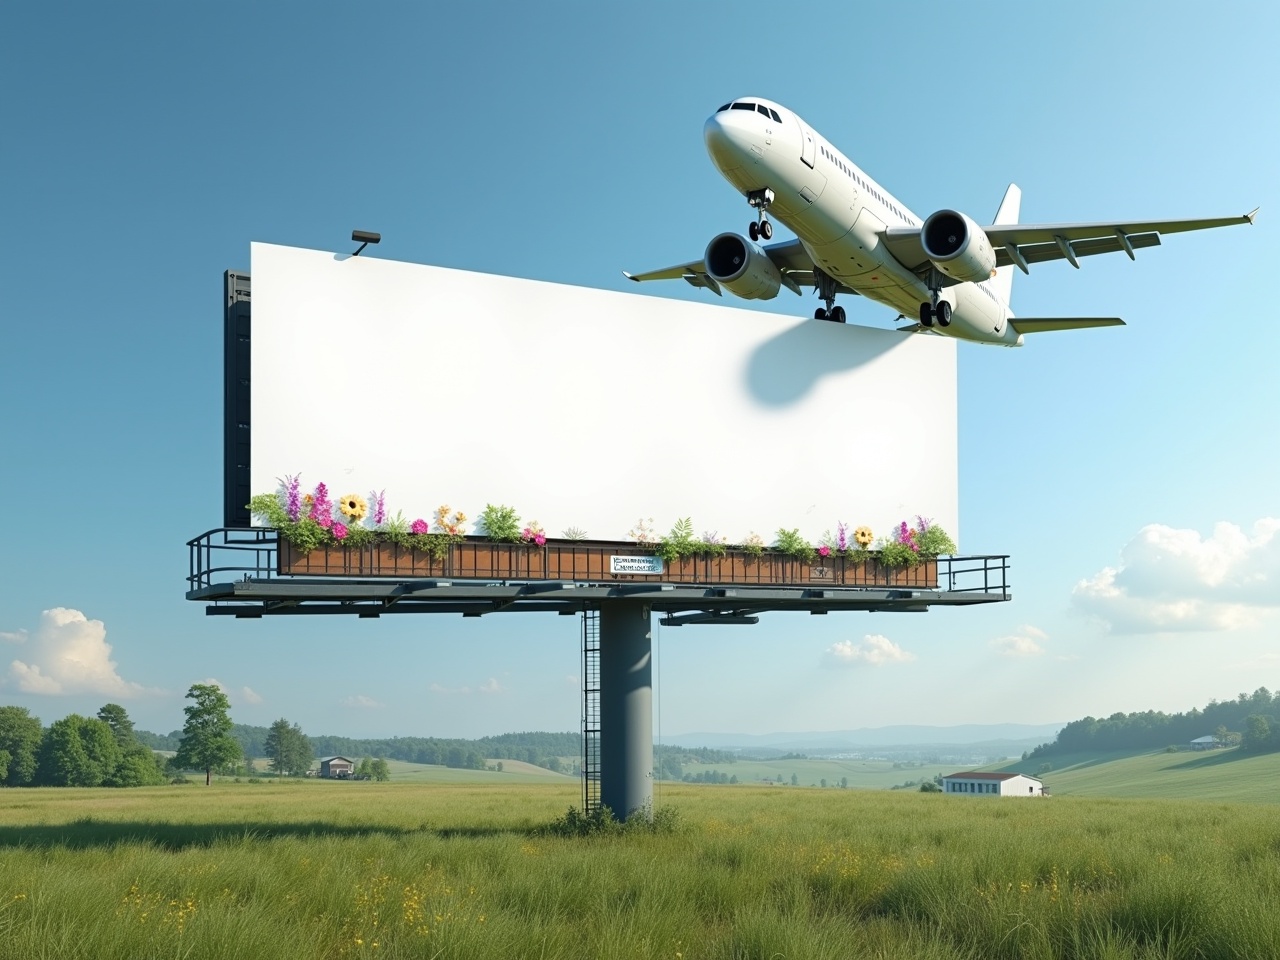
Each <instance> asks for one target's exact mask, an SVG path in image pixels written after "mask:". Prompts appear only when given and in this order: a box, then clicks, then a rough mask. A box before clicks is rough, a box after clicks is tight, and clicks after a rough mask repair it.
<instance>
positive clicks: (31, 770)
mask: <svg viewBox="0 0 1280 960" xmlns="http://www.w3.org/2000/svg"><path fill="white" fill-rule="evenodd" d="M43 736H44V729H43V728H42V727H41V726H40V720H39V719H38V718H37V717H33V716H31V712H30V711H29V710H27V708H26V707H0V751H2V752H4V753H6V754H8V756H9V762H8V763H7V764H6V767H7V769H6V770H5V771H4V773H3V774H0V784H3V785H4V786H7V787H26V786H30V785H31V784H32V783H34V782H35V779H36V770H37V769H38V768H39V762H40V741H41V739H42V738H43Z"/></svg>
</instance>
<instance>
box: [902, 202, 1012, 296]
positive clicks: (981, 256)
mask: <svg viewBox="0 0 1280 960" xmlns="http://www.w3.org/2000/svg"><path fill="white" fill-rule="evenodd" d="M920 242H921V244H922V245H923V246H924V252H925V255H926V256H927V257H928V258H929V259H930V260H931V261H933V265H934V266H935V267H937V268H938V269H939V270H941V271H942V272H943V273H945V274H946V275H947V276H948V277H950V278H951V279H952V280H959V281H961V282H968V283H977V282H979V281H982V280H988V279H990V278H991V277H993V276H994V275H995V269H996V252H995V250H993V249H992V248H991V241H990V240H989V239H987V235H986V233H985V232H984V231H983V229H982V228H981V227H980V226H978V225H977V224H976V223H974V222H973V220H972V219H970V218H969V217H966V216H965V215H964V214H963V213H957V212H956V211H955V210H939V211H938V212H937V213H935V214H933V215H932V216H931V217H929V219H928V220H926V221H925V222H924V226H923V227H921V228H920Z"/></svg>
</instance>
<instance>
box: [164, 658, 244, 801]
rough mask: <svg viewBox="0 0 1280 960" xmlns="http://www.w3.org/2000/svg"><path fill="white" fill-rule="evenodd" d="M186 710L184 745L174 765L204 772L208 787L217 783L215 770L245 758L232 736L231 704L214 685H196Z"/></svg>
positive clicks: (190, 694)
mask: <svg viewBox="0 0 1280 960" xmlns="http://www.w3.org/2000/svg"><path fill="white" fill-rule="evenodd" d="M187 699H188V700H194V701H195V703H193V704H192V705H191V706H189V707H183V708H182V712H183V713H185V714H186V715H187V722H186V723H184V724H183V725H182V745H181V746H179V747H178V753H177V756H175V757H174V758H173V760H174V764H175V765H177V766H180V767H183V768H185V769H188V770H203V771H204V784H205V786H206V787H207V786H208V785H209V784H210V783H212V782H213V769H214V767H221V766H223V765H224V764H227V763H231V762H232V761H233V760H236V759H238V758H239V757H240V756H241V750H240V744H239V743H238V742H236V740H235V739H233V738H232V737H231V735H230V734H231V717H230V716H228V715H227V711H229V710H230V709H231V701H229V700H228V699H227V695H226V694H225V693H223V692H222V691H221V690H219V689H218V687H216V686H215V685H214V684H212V683H196V684H192V686H191V689H190V690H188V691H187Z"/></svg>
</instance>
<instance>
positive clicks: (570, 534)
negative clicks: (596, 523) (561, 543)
mask: <svg viewBox="0 0 1280 960" xmlns="http://www.w3.org/2000/svg"><path fill="white" fill-rule="evenodd" d="M560 535H561V536H562V537H564V538H565V539H566V540H585V539H587V531H585V530H583V529H582V528H581V527H565V528H564V529H563V530H561V531H560Z"/></svg>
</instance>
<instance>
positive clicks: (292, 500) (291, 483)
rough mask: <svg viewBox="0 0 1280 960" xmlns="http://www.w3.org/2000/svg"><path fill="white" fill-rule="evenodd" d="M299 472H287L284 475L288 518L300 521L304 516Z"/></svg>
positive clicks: (285, 503)
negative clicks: (290, 473)
mask: <svg viewBox="0 0 1280 960" xmlns="http://www.w3.org/2000/svg"><path fill="white" fill-rule="evenodd" d="M298 476H299V475H298V474H296V473H295V474H293V475H292V476H291V475H289V474H285V477H284V481H283V483H284V512H285V515H286V516H288V518H289V519H290V520H291V521H292V522H294V523H297V522H298V518H299V517H301V516H302V497H301V496H299V495H298Z"/></svg>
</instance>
